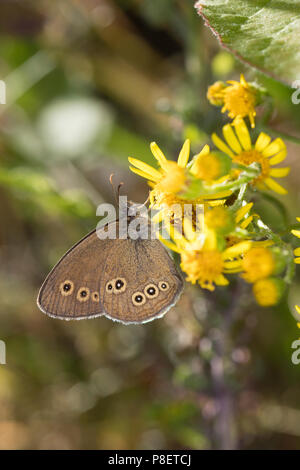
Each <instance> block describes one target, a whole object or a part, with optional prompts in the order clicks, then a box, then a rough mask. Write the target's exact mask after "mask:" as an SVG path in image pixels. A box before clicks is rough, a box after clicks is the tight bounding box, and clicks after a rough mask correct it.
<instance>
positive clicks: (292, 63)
mask: <svg viewBox="0 0 300 470" xmlns="http://www.w3.org/2000/svg"><path fill="white" fill-rule="evenodd" d="M195 6H196V9H197V11H198V13H199V14H200V15H201V16H202V17H203V19H204V21H205V23H206V25H207V26H209V27H210V29H211V30H212V32H213V33H214V34H215V35H216V36H217V38H218V39H219V41H220V43H221V45H222V46H224V47H226V48H228V49H229V50H230V51H231V52H232V53H234V54H235V56H237V57H238V58H239V59H240V60H243V61H244V62H246V63H248V64H249V65H251V66H253V67H255V68H257V69H259V70H260V71H262V72H264V73H266V74H268V75H270V76H273V77H274V78H276V79H277V80H281V81H283V82H286V83H288V84H291V83H292V82H293V81H294V80H296V79H297V78H298V79H299V78H300V47H299V42H300V2H299V0H200V1H198V2H197V3H196V5H195Z"/></svg>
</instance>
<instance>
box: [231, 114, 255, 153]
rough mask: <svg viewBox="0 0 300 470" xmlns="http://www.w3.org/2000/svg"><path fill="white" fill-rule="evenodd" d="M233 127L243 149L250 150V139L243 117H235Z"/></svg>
mask: <svg viewBox="0 0 300 470" xmlns="http://www.w3.org/2000/svg"><path fill="white" fill-rule="evenodd" d="M234 127H235V131H236V133H237V136H238V138H239V141H240V143H241V144H242V147H243V148H244V150H251V139H250V134H249V131H248V128H247V126H246V124H245V121H244V119H241V118H240V119H235V120H234Z"/></svg>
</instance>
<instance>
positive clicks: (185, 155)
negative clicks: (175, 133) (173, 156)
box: [177, 139, 191, 168]
mask: <svg viewBox="0 0 300 470" xmlns="http://www.w3.org/2000/svg"><path fill="white" fill-rule="evenodd" d="M190 149H191V141H190V139H186V141H185V142H184V144H183V146H182V149H181V150H180V153H179V157H178V160H177V164H178V166H180V167H181V168H185V167H186V165H187V162H188V161H189V156H190Z"/></svg>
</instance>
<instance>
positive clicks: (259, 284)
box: [253, 277, 285, 307]
mask: <svg viewBox="0 0 300 470" xmlns="http://www.w3.org/2000/svg"><path fill="white" fill-rule="evenodd" d="M284 288H285V284H284V282H283V280H282V279H276V278H273V277H269V278H267V279H260V280H259V281H256V282H255V284H254V285H253V294H254V297H255V299H256V302H257V303H258V304H259V305H261V306H262V307H271V306H272V305H276V304H277V303H278V302H279V300H280V299H281V297H282V294H283V292H284Z"/></svg>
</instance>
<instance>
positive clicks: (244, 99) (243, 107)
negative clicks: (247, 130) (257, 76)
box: [207, 74, 258, 127]
mask: <svg viewBox="0 0 300 470" xmlns="http://www.w3.org/2000/svg"><path fill="white" fill-rule="evenodd" d="M227 83H228V84H229V85H225V84H224V83H223V82H220V81H218V82H215V83H214V84H213V85H211V86H210V87H208V91H207V98H208V100H209V102H210V103H211V104H212V105H214V106H223V107H222V113H225V112H226V111H227V112H228V116H229V117H230V119H240V118H245V117H246V116H249V120H250V123H251V127H255V121H254V118H255V116H256V111H255V106H256V105H257V104H258V90H257V89H256V88H255V87H254V86H253V85H250V84H249V83H248V82H247V81H246V80H245V77H244V75H243V74H241V76H240V81H239V82H237V81H236V80H229V81H228V82H227Z"/></svg>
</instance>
